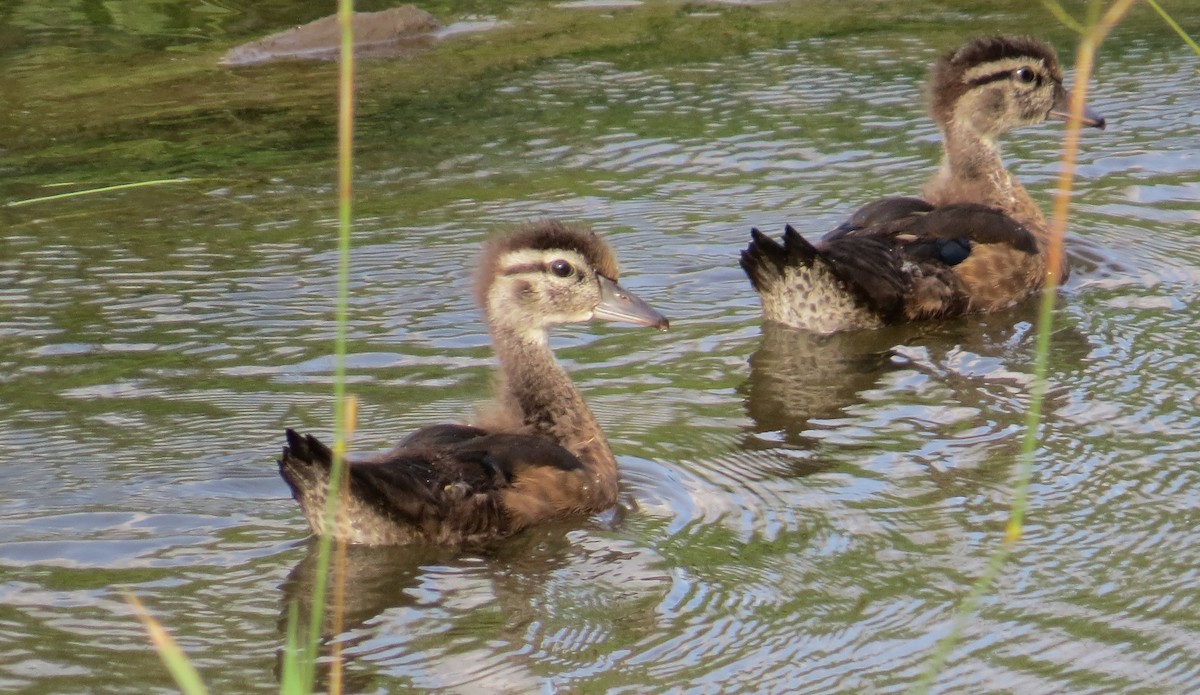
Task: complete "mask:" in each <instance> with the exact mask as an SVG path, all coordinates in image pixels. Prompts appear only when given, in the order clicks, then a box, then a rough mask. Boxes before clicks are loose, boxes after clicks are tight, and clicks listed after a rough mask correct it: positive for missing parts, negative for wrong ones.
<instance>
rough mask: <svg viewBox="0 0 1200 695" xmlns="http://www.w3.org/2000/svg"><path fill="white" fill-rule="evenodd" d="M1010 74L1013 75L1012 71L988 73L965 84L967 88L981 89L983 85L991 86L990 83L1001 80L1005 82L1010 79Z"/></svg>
mask: <svg viewBox="0 0 1200 695" xmlns="http://www.w3.org/2000/svg"><path fill="white" fill-rule="evenodd" d="M1012 74H1013V71H1012V70H1001V71H1000V72H993V73H990V74H987V75H980V76H979V77H976V78H975V79H973V80H971V81H969V82H967V86H968V87H971V88H974V87H981V86H983V85H985V84H991V83H992V82H1000V81H1002V80H1007V79H1009V78H1011V77H1012Z"/></svg>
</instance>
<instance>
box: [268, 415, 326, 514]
mask: <svg viewBox="0 0 1200 695" xmlns="http://www.w3.org/2000/svg"><path fill="white" fill-rule="evenodd" d="M331 466H333V452H332V451H330V449H329V447H327V446H325V445H324V444H322V443H321V442H320V440H318V439H317V438H316V437H314V436H312V435H311V434H306V435H301V434H300V433H299V432H297V431H296V430H293V429H288V430H287V446H285V447H283V455H282V456H280V457H279V475H281V476H283V480H284V482H286V483H287V484H288V487H290V488H291V489H292V496H293V497H295V498H296V500H297V501H299V500H300V499H301V495H302V493H303V491H304V490H306V489H312V488H313V487H315V486H316V485H318V484H320V483H321V482H323V481H326V480H328V478H329V469H330V467H331Z"/></svg>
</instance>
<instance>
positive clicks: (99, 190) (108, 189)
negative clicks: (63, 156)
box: [5, 178, 191, 208]
mask: <svg viewBox="0 0 1200 695" xmlns="http://www.w3.org/2000/svg"><path fill="white" fill-rule="evenodd" d="M188 181H191V179H188V178H181V179H155V180H153V181H137V182H135V183H119V184H116V185H115V186H102V187H100V188H88V189H85V190H82V191H70V192H68V193H55V194H54V195H44V196H40V197H38V198H26V199H25V200H14V201H12V202H9V203H5V206H6V207H10V208H16V207H21V206H22V205H33V204H34V203H48V202H50V201H53V200H63V199H65V198H75V197H78V196H81V195H95V194H97V193H109V192H112V191H122V190H125V189H127V188H141V187H143V186H162V185H165V184H168V183H187V182H188Z"/></svg>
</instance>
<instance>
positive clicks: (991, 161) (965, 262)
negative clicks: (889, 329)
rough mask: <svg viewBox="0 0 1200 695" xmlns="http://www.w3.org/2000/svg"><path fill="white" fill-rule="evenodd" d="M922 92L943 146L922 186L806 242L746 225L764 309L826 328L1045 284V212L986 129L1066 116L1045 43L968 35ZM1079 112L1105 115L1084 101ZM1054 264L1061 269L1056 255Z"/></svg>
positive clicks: (1001, 301)
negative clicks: (913, 194) (1009, 167)
mask: <svg viewBox="0 0 1200 695" xmlns="http://www.w3.org/2000/svg"><path fill="white" fill-rule="evenodd" d="M928 95H929V112H930V115H931V117H932V118H933V120H934V121H935V122H936V123H937V126H938V128H939V129H940V130H941V132H942V135H943V154H942V163H941V167H940V168H939V169H938V171H937V173H935V174H934V175H933V177H932V178H931V179H930V180H929V182H928V183H927V184H926V186H925V189H924V192H923V196H922V197H921V198H915V197H895V198H884V199H882V200H877V201H875V202H873V203H870V204H868V205H866V206H864V207H863V208H861V209H859V210H858V211H857V212H855V213H854V214H853V215H851V216H850V218H849V219H848V220H846V221H845V222H843V223H842V224H841V225H839V226H838V227H837V228H835V229H834V230H833V231H831V232H829V233H827V234H826V235H825V236H824V237H823V238H822V240H821V241H820V242H818V243H816V244H813V243H810V242H809V241H807V240H806V239H804V237H802V236H801V235H800V234H799V233H798V232H796V230H795V229H793V228H792V227H791V226H790V225H789V226H787V227H786V228H785V231H784V236H783V242H782V243H779V242H777V241H775V240H773V239H771V238H768V237H767V236H766V235H764V234H763V233H762V232H760V231H759V230H757V229H753V230H751V232H750V234H751V242H750V245H749V246H748V247H747V248H746V250H744V251H743V252H742V254H741V266H742V269H743V270H745V271H746V274H747V275H748V276H749V278H750V282H751V284H752V285H753V286H754V289H755V291H757V292H758V294H759V296H760V297H761V299H762V306H763V317H764V318H765V319H767V320H770V321H777V322H780V323H784V324H787V325H789V326H793V327H796V328H801V329H806V330H809V331H813V332H816V333H834V332H837V331H843V330H852V329H861V328H878V327H879V326H882V325H886V324H893V323H901V322H905V321H916V320H922V319H930V318H947V317H953V316H959V315H962V314H967V313H974V312H990V311H997V310H1000V309H1004V308H1007V307H1010V306H1012V305H1014V304H1016V303H1017V302H1019V301H1021V300H1023V299H1025V298H1026V297H1028V296H1030V295H1032V294H1034V293H1036V292H1038V291H1039V290H1040V289H1041V288H1042V285H1043V283H1044V281H1045V278H1046V275H1047V273H1048V270H1049V268H1048V265H1047V263H1048V261H1047V251H1048V248H1049V236H1050V230H1049V226H1048V225H1047V224H1046V219H1045V217H1043V216H1042V212H1041V210H1039V209H1038V206H1037V204H1036V203H1034V201H1033V199H1032V198H1030V197H1029V193H1028V192H1027V191H1026V190H1025V188H1024V187H1023V186H1022V185H1021V184H1020V183H1019V182H1018V181H1017V180H1016V179H1015V178H1014V177H1013V176H1012V174H1010V173H1009V172H1008V170H1007V169H1005V167H1004V163H1003V161H1001V159H1000V150H999V147H998V145H997V142H996V140H997V138H998V137H999V136H1000V135H1002V134H1003V133H1005V132H1007V131H1009V130H1012V129H1013V128H1017V127H1019V126H1024V125H1032V124H1036V123H1041V122H1043V121H1045V120H1048V119H1054V120H1066V119H1067V99H1068V92H1067V90H1066V89H1065V88H1064V87H1063V73H1062V68H1060V67H1059V64H1058V58H1057V57H1056V56H1055V53H1054V49H1052V48H1051V47H1050V46H1049V45H1047V44H1045V43H1043V42H1041V41H1038V40H1036V39H1032V38H1027V37H1008V36H998V37H983V38H976V39H973V40H971V41H969V42H967V43H966V44H965V45H963V46H961V47H960V48H958V49H956V50H953V51H951V52H949V53H947V54H945V55H943V56H942V57H941V58H940V59H939V60H938V61H937V62H936V63H935V64H934V66H933V69H932V71H931V72H930V78H929V87H928ZM1083 124H1084V125H1086V126H1090V127H1095V128H1099V129H1103V128H1104V125H1105V122H1104V118H1102V117H1101V116H1099V115H1098V114H1096V113H1095V112H1094V111H1092V110H1091V109H1085V111H1084V115H1083ZM1058 270H1059V274H1060V277H1061V278H1063V279H1065V278H1066V276H1067V272H1068V268H1067V265H1066V261H1065V259H1064V260H1063V261H1062V264H1061V266H1060V267H1059V269H1058Z"/></svg>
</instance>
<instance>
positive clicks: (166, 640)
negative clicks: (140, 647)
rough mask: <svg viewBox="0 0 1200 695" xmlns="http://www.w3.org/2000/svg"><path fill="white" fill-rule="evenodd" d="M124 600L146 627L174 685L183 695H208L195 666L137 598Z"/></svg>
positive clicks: (130, 597) (131, 595)
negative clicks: (177, 686) (176, 685)
mask: <svg viewBox="0 0 1200 695" xmlns="http://www.w3.org/2000/svg"><path fill="white" fill-rule="evenodd" d="M125 599H126V600H127V601H129V605H131V606H133V610H134V612H135V613H137V617H138V619H139V620H141V621H142V624H143V625H145V626H146V632H147V633H148V634H149V635H150V642H151V643H153V645H154V651H156V652H158V658H160V659H162V662H163V665H164V666H166V667H167V670H168V671H170V673H171V676H172V677H173V678H174V679H175V683H177V684H178V685H179V689H180V690H181V691H183V693H184V694H185V695H208V689H207V688H205V687H204V681H203V680H201V678H200V673H199V672H198V671H196V667H195V666H192V662H191V661H190V660H189V659H188V658H187V654H184V653H183V649H181V648H180V647H179V644H178V643H177V642H176V641H175V640H174V639H172V638H171V635H170V634H168V633H167V631H166V630H164V629H163V626H162V625H161V624H159V622H158V621H157V620H155V619H154V616H152V615H150V611H148V610H146V607H145V606H144V605H142V602H141V601H139V600H138V597H137V596H134V595H133V594H127V595H126V596H125Z"/></svg>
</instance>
